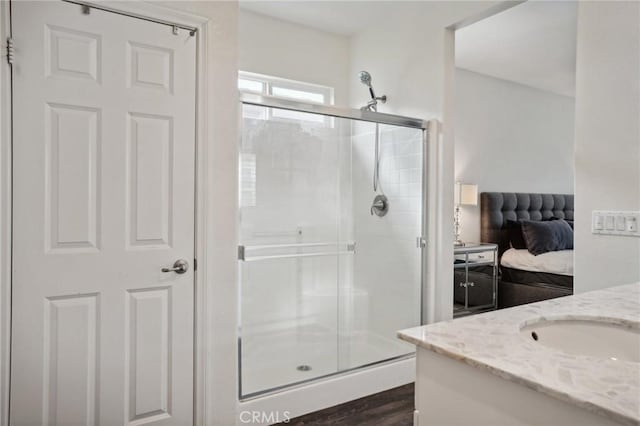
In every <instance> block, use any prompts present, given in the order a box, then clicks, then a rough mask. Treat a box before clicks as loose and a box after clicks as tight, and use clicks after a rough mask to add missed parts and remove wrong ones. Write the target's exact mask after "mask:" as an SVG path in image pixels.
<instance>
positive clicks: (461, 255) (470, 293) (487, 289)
mask: <svg viewBox="0 0 640 426" xmlns="http://www.w3.org/2000/svg"><path fill="white" fill-rule="evenodd" d="M453 258H454V264H453V284H454V288H453V296H454V297H453V300H454V304H453V316H454V317H460V316H465V315H471V314H477V313H480V312H485V311H490V310H494V309H497V307H498V245H497V244H489V243H467V244H466V245H464V246H456V247H454V249H453Z"/></svg>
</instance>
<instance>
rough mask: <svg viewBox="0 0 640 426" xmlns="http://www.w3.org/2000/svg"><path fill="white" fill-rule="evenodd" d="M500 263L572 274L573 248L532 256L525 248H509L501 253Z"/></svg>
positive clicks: (521, 267)
mask: <svg viewBox="0 0 640 426" xmlns="http://www.w3.org/2000/svg"><path fill="white" fill-rule="evenodd" d="M500 264H501V265H502V266H505V267H507V268H513V269H521V270H523V271H531V272H546V273H549V274H558V275H570V276H573V250H560V251H551V252H549V253H544V254H539V255H538V256H534V255H532V254H531V253H529V251H528V250H526V249H522V250H518V249H514V248H510V249H509V250H507V251H505V252H504V254H503V255H502V259H501V260H500Z"/></svg>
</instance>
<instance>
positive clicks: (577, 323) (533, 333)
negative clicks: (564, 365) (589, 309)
mask: <svg viewBox="0 0 640 426" xmlns="http://www.w3.org/2000/svg"><path fill="white" fill-rule="evenodd" d="M520 333H521V334H522V335H523V336H524V337H525V338H527V339H529V340H535V341H536V342H537V343H539V344H541V345H544V346H548V347H550V348H554V349H559V350H561V351H564V352H567V353H569V354H573V355H585V356H592V357H597V358H605V359H611V360H614V361H618V360H619V361H630V362H640V329H639V328H638V327H629V326H625V325H618V324H613V323H608V322H604V321H598V320H562V319H558V320H541V321H538V322H535V323H533V324H529V325H526V326H524V327H522V328H521V329H520Z"/></svg>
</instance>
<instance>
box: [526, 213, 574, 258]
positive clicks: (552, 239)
mask: <svg viewBox="0 0 640 426" xmlns="http://www.w3.org/2000/svg"><path fill="white" fill-rule="evenodd" d="M520 222H521V223H522V236H523V237H524V241H525V243H527V249H528V250H529V252H530V253H531V254H533V255H535V256H537V255H539V254H543V253H548V252H550V251H558V250H573V229H571V226H569V224H568V223H567V222H566V221H565V220H563V219H560V220H551V221H544V222H539V221H534V220H521V221H520Z"/></svg>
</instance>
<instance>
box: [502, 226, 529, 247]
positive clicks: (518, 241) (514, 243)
mask: <svg viewBox="0 0 640 426" xmlns="http://www.w3.org/2000/svg"><path fill="white" fill-rule="evenodd" d="M507 234H508V235H509V242H510V243H511V247H513V248H514V249H526V248H527V243H526V242H525V241H524V236H523V235H522V223H521V222H520V221H517V220H507Z"/></svg>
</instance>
